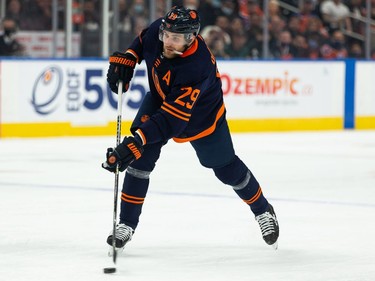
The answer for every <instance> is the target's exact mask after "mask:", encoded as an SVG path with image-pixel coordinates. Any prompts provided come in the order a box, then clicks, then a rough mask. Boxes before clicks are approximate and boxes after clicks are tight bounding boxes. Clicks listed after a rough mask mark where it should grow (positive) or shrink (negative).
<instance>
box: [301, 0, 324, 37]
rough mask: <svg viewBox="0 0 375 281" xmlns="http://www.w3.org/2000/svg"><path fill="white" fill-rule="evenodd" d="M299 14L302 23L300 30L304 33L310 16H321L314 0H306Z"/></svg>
mask: <svg viewBox="0 0 375 281" xmlns="http://www.w3.org/2000/svg"><path fill="white" fill-rule="evenodd" d="M297 16H298V18H299V25H300V28H299V31H300V32H302V33H303V32H305V31H306V28H307V24H308V21H309V20H310V18H316V17H317V18H319V15H318V14H317V12H316V10H315V7H314V2H313V0H304V1H303V3H302V6H301V9H300V12H299V13H298V14H297Z"/></svg>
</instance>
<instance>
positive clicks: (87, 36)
mask: <svg viewBox="0 0 375 281" xmlns="http://www.w3.org/2000/svg"><path fill="white" fill-rule="evenodd" d="M98 11H99V9H97V6H96V3H95V2H94V1H93V0H86V1H85V2H84V5H83V16H84V22H83V25H82V32H81V36H82V37H81V55H82V56H83V57H98V56H100V48H98V42H100V15H99V13H98Z"/></svg>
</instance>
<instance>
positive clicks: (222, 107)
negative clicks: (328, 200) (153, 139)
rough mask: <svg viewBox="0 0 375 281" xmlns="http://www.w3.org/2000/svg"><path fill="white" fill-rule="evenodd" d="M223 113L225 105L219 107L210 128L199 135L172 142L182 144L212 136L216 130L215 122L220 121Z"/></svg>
mask: <svg viewBox="0 0 375 281" xmlns="http://www.w3.org/2000/svg"><path fill="white" fill-rule="evenodd" d="M224 112H225V105H224V104H223V105H222V106H221V107H220V109H219V111H218V112H217V114H216V118H215V122H214V124H212V126H211V127H209V128H207V129H206V130H204V131H202V132H200V133H199V134H197V135H195V136H192V137H190V138H176V137H175V138H173V140H174V141H175V142H178V143H182V142H187V141H193V140H197V139H200V138H203V137H205V136H208V135H210V134H212V133H213V132H214V131H215V129H216V124H217V121H218V120H219V119H220V117H221V116H223V114H224Z"/></svg>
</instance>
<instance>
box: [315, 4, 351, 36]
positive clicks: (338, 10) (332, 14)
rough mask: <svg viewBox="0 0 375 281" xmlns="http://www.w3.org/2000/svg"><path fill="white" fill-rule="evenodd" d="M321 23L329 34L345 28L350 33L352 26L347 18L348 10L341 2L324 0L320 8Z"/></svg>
mask: <svg viewBox="0 0 375 281" xmlns="http://www.w3.org/2000/svg"><path fill="white" fill-rule="evenodd" d="M320 9H321V13H322V17H323V23H324V24H325V26H326V27H327V28H328V31H329V33H330V34H333V32H334V31H335V30H338V29H340V28H345V29H346V30H348V31H352V24H351V21H350V18H349V8H348V6H346V5H345V4H344V3H342V1H341V0H326V1H324V2H323V3H322V4H321V6H320Z"/></svg>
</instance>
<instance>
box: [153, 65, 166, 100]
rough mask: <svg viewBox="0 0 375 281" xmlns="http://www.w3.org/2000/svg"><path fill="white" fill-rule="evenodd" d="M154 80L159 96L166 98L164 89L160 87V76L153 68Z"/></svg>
mask: <svg viewBox="0 0 375 281" xmlns="http://www.w3.org/2000/svg"><path fill="white" fill-rule="evenodd" d="M152 80H153V81H154V85H155V88H156V91H157V92H158V94H159V96H160V97H161V98H162V99H163V100H165V94H164V92H163V90H162V89H161V87H160V83H159V78H158V76H157V75H156V73H155V70H154V68H152Z"/></svg>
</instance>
